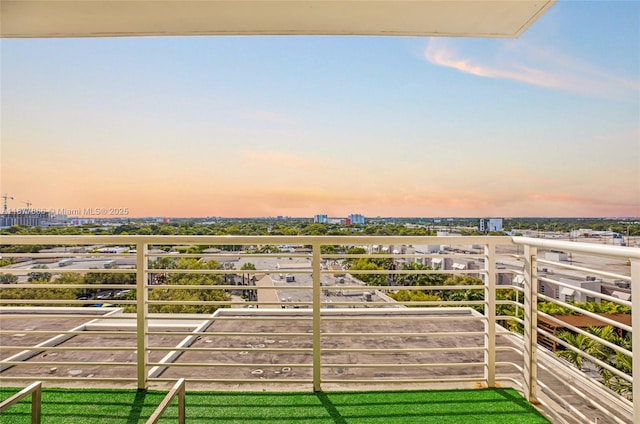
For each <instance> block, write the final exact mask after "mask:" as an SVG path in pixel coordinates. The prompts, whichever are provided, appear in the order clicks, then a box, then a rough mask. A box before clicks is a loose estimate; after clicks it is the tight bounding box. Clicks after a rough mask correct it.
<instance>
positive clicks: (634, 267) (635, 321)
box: [630, 259, 640, 423]
mask: <svg viewBox="0 0 640 424" xmlns="http://www.w3.org/2000/svg"><path fill="white" fill-rule="evenodd" d="M630 265H631V327H632V328H633V330H634V331H636V332H637V330H640V260H638V259H631V260H630ZM631 349H632V351H633V356H632V357H631V365H632V368H631V369H633V366H635V368H636V370H635V372H634V373H633V395H632V396H633V397H632V400H633V422H634V423H640V363H637V362H638V361H636V358H637V355H638V352H640V333H638V334H636V335H635V336H633V339H632V341H631Z"/></svg>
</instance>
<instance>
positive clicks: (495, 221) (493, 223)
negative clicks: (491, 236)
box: [478, 218, 503, 233]
mask: <svg viewBox="0 0 640 424" xmlns="http://www.w3.org/2000/svg"><path fill="white" fill-rule="evenodd" d="M478 230H479V231H480V232H481V233H489V232H492V231H503V229H502V218H489V219H486V218H480V221H479V222H478Z"/></svg>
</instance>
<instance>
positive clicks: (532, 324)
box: [523, 245, 538, 402]
mask: <svg viewBox="0 0 640 424" xmlns="http://www.w3.org/2000/svg"><path fill="white" fill-rule="evenodd" d="M536 254H537V248H536V247H532V246H529V245H525V246H524V260H525V263H524V376H523V377H524V388H525V397H526V398H527V399H528V400H529V401H530V402H537V378H538V372H537V363H536V361H537V358H536V356H537V355H536V349H537V347H536V344H537V341H538V340H537V334H538V333H537V331H536V329H537V325H538V324H537V321H538V314H537V309H538V305H537V303H538V279H537V275H536V264H535V258H536Z"/></svg>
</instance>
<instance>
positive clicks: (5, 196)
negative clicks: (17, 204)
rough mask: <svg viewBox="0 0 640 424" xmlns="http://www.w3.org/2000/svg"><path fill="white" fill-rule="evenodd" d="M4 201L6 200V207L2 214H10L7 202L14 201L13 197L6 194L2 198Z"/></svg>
mask: <svg viewBox="0 0 640 424" xmlns="http://www.w3.org/2000/svg"><path fill="white" fill-rule="evenodd" d="M2 199H3V200H4V207H3V208H2V213H4V214H6V213H7V212H8V209H7V200H13V197H11V196H9V195H8V194H7V193H5V194H4V196H2Z"/></svg>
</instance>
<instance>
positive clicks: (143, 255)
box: [136, 243, 149, 389]
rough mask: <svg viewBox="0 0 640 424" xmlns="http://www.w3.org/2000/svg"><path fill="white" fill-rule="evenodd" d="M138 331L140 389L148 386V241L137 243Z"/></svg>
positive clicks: (137, 347)
mask: <svg viewBox="0 0 640 424" xmlns="http://www.w3.org/2000/svg"><path fill="white" fill-rule="evenodd" d="M136 248H137V250H136V300H137V303H136V323H137V326H136V332H137V339H138V340H137V346H136V349H137V365H138V366H137V369H138V389H146V388H147V363H148V362H149V356H148V355H149V353H148V351H147V346H148V341H149V340H148V338H149V336H148V332H149V331H148V330H149V313H148V312H149V309H148V306H149V305H148V304H147V301H148V300H149V290H148V288H147V283H148V279H149V264H148V262H147V260H148V259H147V251H148V245H147V243H137V245H136Z"/></svg>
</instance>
